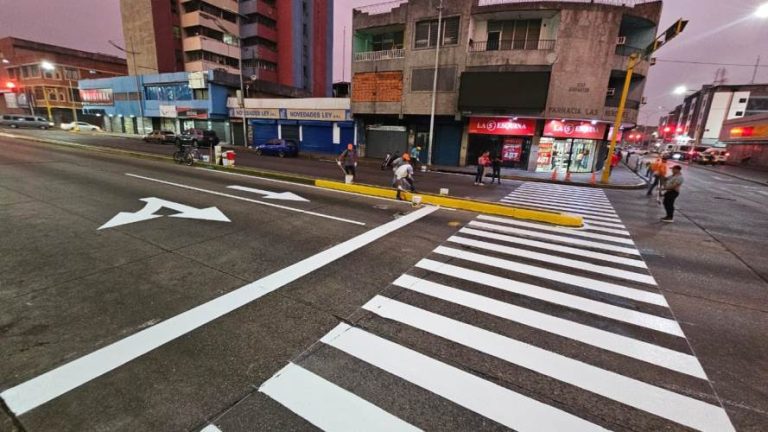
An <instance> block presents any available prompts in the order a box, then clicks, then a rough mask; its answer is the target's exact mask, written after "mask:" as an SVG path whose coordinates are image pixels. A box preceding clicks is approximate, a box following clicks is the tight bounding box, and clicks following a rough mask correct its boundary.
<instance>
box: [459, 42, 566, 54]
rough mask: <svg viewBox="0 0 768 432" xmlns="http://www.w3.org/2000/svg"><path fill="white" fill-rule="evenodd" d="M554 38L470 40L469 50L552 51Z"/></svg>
mask: <svg viewBox="0 0 768 432" xmlns="http://www.w3.org/2000/svg"><path fill="white" fill-rule="evenodd" d="M555 42H556V41H555V40H553V39H539V40H530V41H525V40H502V41H471V42H470V43H469V52H485V51H518V50H523V51H552V50H554V49H555Z"/></svg>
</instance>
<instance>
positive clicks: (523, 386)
mask: <svg viewBox="0 0 768 432" xmlns="http://www.w3.org/2000/svg"><path fill="white" fill-rule="evenodd" d="M503 201H504V202H507V203H511V204H514V205H524V206H525V207H531V208H541V209H550V210H552V209H556V210H561V211H566V212H570V213H574V214H579V215H581V216H583V217H584V220H585V226H584V228H581V229H572V228H563V227H557V226H551V225H543V224H537V223H531V222H524V221H519V220H513V219H507V218H502V217H496V216H485V215H480V216H477V217H476V218H475V219H474V220H472V221H471V222H469V223H468V224H467V225H466V226H464V227H462V228H461V229H459V230H458V231H457V232H456V233H455V234H454V235H453V236H451V237H450V238H448V239H447V241H446V242H445V243H444V244H442V245H440V246H438V247H436V248H435V249H434V251H433V252H432V253H431V254H429V255H428V256H427V257H425V258H423V259H422V260H420V261H419V262H418V263H417V264H416V265H415V266H414V267H413V268H412V269H411V270H409V271H408V272H406V273H405V274H403V275H401V276H400V277H398V278H397V279H396V280H395V281H393V282H392V284H391V285H390V286H389V287H387V288H386V289H385V290H383V291H382V292H381V293H380V294H379V295H377V296H375V297H374V298H373V299H371V300H370V301H369V302H368V303H366V304H365V305H364V306H363V307H362V309H361V310H360V311H359V312H358V313H357V314H355V315H354V316H353V317H351V319H350V321H349V322H343V323H340V324H339V325H338V326H337V327H335V328H334V329H333V330H331V331H330V332H329V333H327V334H326V335H325V336H324V337H322V338H321V339H320V340H319V341H318V342H317V343H316V344H314V345H313V346H312V347H311V348H310V349H309V350H307V352H305V353H304V354H302V355H301V356H299V357H298V358H296V359H294V361H293V362H291V363H289V364H288V365H287V366H286V367H285V368H283V369H282V370H280V371H279V372H278V373H277V374H275V375H274V376H273V377H272V378H270V379H269V380H267V381H266V382H265V383H264V384H263V385H262V386H261V387H260V388H259V392H260V393H262V394H263V395H266V396H267V397H269V398H270V399H272V400H273V401H275V402H277V403H278V404H279V405H281V406H282V407H284V408H286V409H287V410H289V411H290V412H291V413H290V414H289V415H293V416H299V417H301V418H303V419H304V420H306V421H307V422H308V424H311V425H314V426H315V427H316V428H319V429H321V430H326V431H363V430H365V431H379V430H380V431H416V430H471V431H475V430H509V429H512V430H516V431H521V432H522V431H605V430H613V431H616V430H651V431H656V430H671V431H674V430H681V431H682V430H699V431H733V430H734V428H733V426H732V425H731V422H730V420H729V418H728V416H727V414H726V412H725V410H724V409H723V408H722V406H721V404H720V403H719V400H718V398H717V397H716V395H714V394H713V391H712V389H711V386H710V385H709V382H708V379H707V375H706V372H705V371H704V369H703V368H702V366H701V364H700V363H699V361H698V359H697V358H696V356H695V355H694V353H693V352H692V350H691V348H690V346H689V344H688V341H687V340H686V338H685V335H684V333H683V330H682V329H681V327H680V325H679V324H678V322H677V320H676V319H675V318H674V316H673V314H672V312H671V311H670V309H669V305H668V304H667V302H666V299H665V298H664V296H663V295H662V294H661V293H660V292H659V290H658V287H657V285H656V281H655V280H654V278H653V276H652V275H651V274H650V273H649V271H648V268H647V266H646V264H645V262H644V261H643V259H642V257H641V256H640V253H639V251H638V250H637V248H636V247H635V244H634V242H633V241H632V239H631V237H630V234H629V232H628V231H627V230H626V228H625V227H624V225H623V223H622V222H621V219H620V218H619V216H618V215H617V213H616V212H615V211H614V210H613V207H612V206H611V204H610V201H608V199H607V197H606V196H605V194H604V192H603V191H602V190H599V189H585V188H578V187H570V186H561V185H552V184H543V183H524V184H523V185H522V186H520V187H519V188H517V189H516V190H515V191H513V192H512V193H510V194H509V195H508V196H507V197H505V198H504V199H503Z"/></svg>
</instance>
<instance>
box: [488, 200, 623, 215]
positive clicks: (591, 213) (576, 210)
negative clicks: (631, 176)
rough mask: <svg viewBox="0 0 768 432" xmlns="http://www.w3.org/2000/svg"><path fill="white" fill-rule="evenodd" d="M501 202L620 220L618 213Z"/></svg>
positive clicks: (511, 201)
mask: <svg viewBox="0 0 768 432" xmlns="http://www.w3.org/2000/svg"><path fill="white" fill-rule="evenodd" d="M501 202H503V203H507V204H516V205H524V206H528V207H537V208H547V209H553V210H559V211H563V212H568V213H577V214H584V215H591V216H600V217H604V218H610V219H613V220H618V219H619V216H618V215H617V214H616V213H614V212H608V211H591V210H581V209H576V208H572V207H566V206H562V205H555V204H538V203H533V202H530V201H526V200H520V199H509V198H504V199H502V200H501Z"/></svg>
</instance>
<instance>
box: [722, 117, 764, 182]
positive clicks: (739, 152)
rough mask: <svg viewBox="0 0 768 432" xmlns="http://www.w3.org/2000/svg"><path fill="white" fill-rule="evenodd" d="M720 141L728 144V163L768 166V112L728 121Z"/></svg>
mask: <svg viewBox="0 0 768 432" xmlns="http://www.w3.org/2000/svg"><path fill="white" fill-rule="evenodd" d="M720 141H721V142H723V143H726V144H727V145H728V153H729V155H728V160H727V161H726V163H728V164H732V165H737V164H738V165H744V166H750V167H753V168H759V169H766V168H768V114H761V115H754V116H748V117H743V118H738V119H733V120H728V121H726V122H725V123H723V128H722V130H721V131H720Z"/></svg>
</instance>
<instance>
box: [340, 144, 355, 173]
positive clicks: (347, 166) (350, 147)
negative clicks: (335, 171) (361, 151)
mask: <svg viewBox="0 0 768 432" xmlns="http://www.w3.org/2000/svg"><path fill="white" fill-rule="evenodd" d="M357 159H358V155H357V150H356V149H355V145H354V144H347V149H346V150H344V151H343V152H341V154H340V155H339V157H338V159H336V163H338V164H339V166H343V167H344V172H345V173H346V174H347V175H350V176H352V178H353V179H354V178H355V177H356V169H355V168H357Z"/></svg>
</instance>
